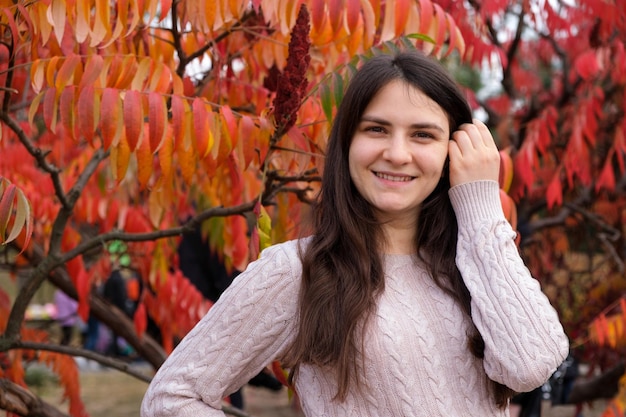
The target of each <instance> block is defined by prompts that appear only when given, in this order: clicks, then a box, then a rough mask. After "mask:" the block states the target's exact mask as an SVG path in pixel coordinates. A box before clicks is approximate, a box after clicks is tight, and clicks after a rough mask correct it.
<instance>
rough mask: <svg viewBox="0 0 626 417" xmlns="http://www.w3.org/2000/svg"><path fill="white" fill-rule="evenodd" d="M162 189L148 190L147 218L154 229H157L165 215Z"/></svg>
mask: <svg viewBox="0 0 626 417" xmlns="http://www.w3.org/2000/svg"><path fill="white" fill-rule="evenodd" d="M162 197H163V187H155V188H154V189H152V190H150V195H149V196H148V218H149V219H150V223H152V226H154V228H158V227H159V225H160V224H161V221H162V220H163V215H164V214H165V207H164V204H163V201H162V200H163V198H162Z"/></svg>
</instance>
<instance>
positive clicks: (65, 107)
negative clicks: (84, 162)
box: [59, 85, 77, 140]
mask: <svg viewBox="0 0 626 417" xmlns="http://www.w3.org/2000/svg"><path fill="white" fill-rule="evenodd" d="M75 107H76V86H74V85H71V86H69V87H67V88H65V89H64V90H63V91H62V92H61V99H60V100H59V116H60V118H61V124H62V125H63V127H64V128H65V131H66V133H67V134H69V135H70V137H71V138H72V139H74V140H76V133H77V132H76V116H75V114H74V109H75Z"/></svg>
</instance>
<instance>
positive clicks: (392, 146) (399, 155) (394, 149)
mask: <svg viewBox="0 0 626 417" xmlns="http://www.w3.org/2000/svg"><path fill="white" fill-rule="evenodd" d="M383 158H385V159H386V160H388V161H389V162H391V163H393V164H394V165H403V164H408V163H409V162H411V153H410V151H409V146H408V143H407V139H406V138H405V137H404V136H402V135H398V134H396V135H394V136H392V137H391V138H389V141H388V142H387V147H386V148H385V150H384V152H383Z"/></svg>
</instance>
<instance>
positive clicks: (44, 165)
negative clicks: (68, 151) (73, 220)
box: [0, 112, 67, 205]
mask: <svg viewBox="0 0 626 417" xmlns="http://www.w3.org/2000/svg"><path fill="white" fill-rule="evenodd" d="M0 120H2V121H3V122H4V123H5V124H6V125H7V126H9V128H10V129H11V130H12V131H13V132H14V133H15V134H16V136H17V138H18V139H19V141H20V142H22V145H24V147H25V148H26V150H27V151H28V153H30V154H31V155H32V156H33V158H35V160H36V161H37V165H38V166H39V167H40V168H41V169H43V170H44V171H45V172H47V173H48V174H50V177H51V178H52V184H53V185H54V191H55V194H56V196H57V198H58V199H59V201H60V202H61V205H65V204H67V201H66V197H65V192H64V191H63V185H62V184H61V179H60V177H59V173H60V172H61V170H60V169H59V168H57V167H56V166H54V165H53V164H50V163H49V162H48V161H46V156H47V155H48V153H47V152H43V151H42V150H41V149H40V148H38V147H36V146H35V145H34V144H33V143H32V141H31V140H30V139H29V138H28V136H26V132H24V130H23V129H22V128H21V127H20V125H19V124H18V123H17V121H16V120H15V119H13V118H12V117H11V116H9V114H7V113H4V112H0Z"/></svg>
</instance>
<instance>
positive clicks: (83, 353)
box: [7, 340, 152, 383]
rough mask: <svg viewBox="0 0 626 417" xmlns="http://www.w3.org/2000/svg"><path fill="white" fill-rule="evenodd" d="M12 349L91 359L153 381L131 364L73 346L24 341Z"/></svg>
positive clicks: (20, 341)
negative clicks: (42, 351) (41, 351)
mask: <svg viewBox="0 0 626 417" xmlns="http://www.w3.org/2000/svg"><path fill="white" fill-rule="evenodd" d="M12 349H28V350H44V351H47V352H57V353H63V354H65V355H69V356H80V357H83V358H86V359H91V360H93V361H95V362H98V363H100V364H102V365H104V366H106V367H108V368H113V369H117V370H118V371H120V372H124V373H125V374H128V375H131V376H133V377H135V378H137V379H138V380H140V381H144V382H147V383H149V382H150V381H151V380H152V378H151V377H150V376H148V375H145V374H143V373H141V372H138V371H136V370H135V369H133V368H132V367H131V366H130V364H129V363H127V362H124V361H121V360H118V359H115V358H112V357H110V356H105V355H102V354H100V353H97V352H94V351H92V350H87V349H81V348H77V347H73V346H65V345H58V344H53V343H38V342H29V341H22V340H18V341H15V342H13V343H12V344H11V346H10V347H9V348H8V349H7V350H12Z"/></svg>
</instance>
